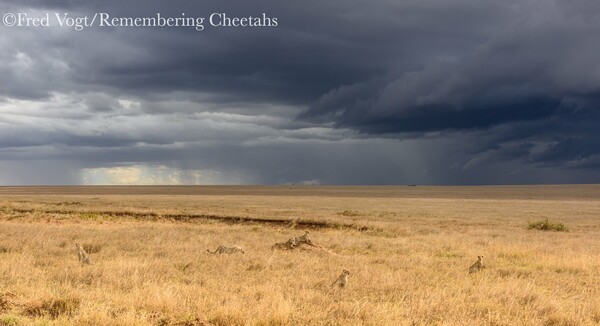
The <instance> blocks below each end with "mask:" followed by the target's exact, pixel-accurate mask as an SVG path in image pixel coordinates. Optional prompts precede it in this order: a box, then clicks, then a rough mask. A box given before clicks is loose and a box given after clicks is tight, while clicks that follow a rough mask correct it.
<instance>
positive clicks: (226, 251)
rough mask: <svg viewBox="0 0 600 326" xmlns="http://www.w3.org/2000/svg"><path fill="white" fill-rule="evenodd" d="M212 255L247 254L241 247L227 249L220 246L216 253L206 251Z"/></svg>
mask: <svg viewBox="0 0 600 326" xmlns="http://www.w3.org/2000/svg"><path fill="white" fill-rule="evenodd" d="M206 251H208V252H209V253H211V254H235V253H238V252H241V253H243V254H244V253H246V252H245V251H244V249H242V248H241V247H238V246H233V247H226V246H219V247H218V248H217V249H216V250H215V251H210V250H206Z"/></svg>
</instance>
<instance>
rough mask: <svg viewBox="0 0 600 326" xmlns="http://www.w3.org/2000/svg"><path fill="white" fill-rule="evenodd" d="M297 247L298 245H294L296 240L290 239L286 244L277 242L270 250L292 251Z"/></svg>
mask: <svg viewBox="0 0 600 326" xmlns="http://www.w3.org/2000/svg"><path fill="white" fill-rule="evenodd" d="M297 245H298V243H296V238H291V239H289V240H288V241H286V242H277V243H276V244H274V245H273V246H271V249H272V250H275V249H279V250H292V249H295V248H296V246H297Z"/></svg>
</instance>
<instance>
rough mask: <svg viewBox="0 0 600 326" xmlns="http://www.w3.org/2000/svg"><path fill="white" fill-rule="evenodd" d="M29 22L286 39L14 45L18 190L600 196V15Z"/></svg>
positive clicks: (127, 12)
mask: <svg viewBox="0 0 600 326" xmlns="http://www.w3.org/2000/svg"><path fill="white" fill-rule="evenodd" d="M18 11H20V12H27V13H30V14H39V13H42V12H45V11H61V12H62V11H64V12H69V13H72V14H74V15H75V14H89V13H94V12H108V13H110V14H111V15H113V16H148V15H154V14H156V13H157V12H160V13H161V14H164V15H173V16H179V15H181V13H182V12H185V13H186V14H188V15H190V16H206V15H208V14H210V13H212V12H226V13H227V14H228V15H231V16H236V15H238V16H248V15H257V14H260V13H262V12H265V13H267V14H268V15H270V16H276V17H278V18H279V22H280V25H279V26H278V27H277V28H271V29H258V28H230V29H214V28H208V29H207V30H205V31H203V32H197V31H194V30H193V29H189V28H187V29H185V28H180V29H176V28H171V29H168V28H113V29H106V28H104V29H101V28H92V29H87V30H84V31H81V32H75V31H73V30H69V29H63V28H51V29H40V28H7V27H4V26H2V27H0V46H1V48H2V49H3V51H0V163H2V164H1V165H0V166H2V167H3V168H2V169H3V170H4V171H6V172H5V173H3V174H4V176H3V177H0V183H5V184H8V183H10V184H20V183H26V184H32V183H79V182H82V181H81V177H80V173H79V172H77V171H84V170H86V171H88V170H89V169H103V168H111V167H121V166H139V165H149V166H158V167H162V166H167V167H169V168H173V169H180V170H183V171H213V172H214V171H218V173H217V172H215V173H216V174H215V173H213V174H211V175H212V177H211V179H210V182H217V183H218V182H219V179H218V178H217V177H215V175H227V174H231V175H236V176H239V179H238V180H239V182H244V183H245V182H252V183H286V182H303V181H306V182H314V181H315V180H317V181H318V182H322V183H366V184H372V183H386V184H387V183H443V184H461V183H466V184H473V183H532V182H535V183H537V182H600V173H598V167H599V165H600V146H599V145H597V144H596V143H597V142H595V139H597V137H598V136H600V131H599V130H600V128H598V126H599V125H600V114H599V111H598V105H599V104H600V96H599V95H600V60H598V58H597V53H600V41H598V40H597V35H600V20H599V19H598V18H597V17H600V15H599V14H600V4H598V3H597V1H592V0H576V1H569V2H564V1H544V2H540V1H533V0H532V1H516V0H515V1H478V2H476V3H473V2H472V1H466V0H452V1H422V0H421V1H416V0H415V1H402V2H398V1H386V0H377V1H372V2H369V3H365V2H363V1H347V0H346V1H341V0H335V1H327V2H323V1H305V2H302V3H295V2H294V3H292V2H273V1H266V0H265V1H253V2H252V3H249V2H247V1H227V2H208V3H201V2H189V1H170V2H168V3H167V2H165V1H158V0H151V1H141V0H140V1H128V2H122V1H119V2H117V1H86V2H72V1H7V0H3V1H0V12H2V13H4V12H18ZM24 162H26V164H24ZM49 162H50V163H49ZM57 162H58V163H57ZM60 162H64V164H62V163H60ZM24 166H27V167H31V168H28V169H25V168H23V167H24ZM34 167H37V168H34ZM31 170H34V171H35V172H31ZM24 171H29V172H24ZM52 171H55V172H52ZM161 171H163V170H161ZM161 173H164V172H161ZM49 174H51V175H52V176H47V175H49ZM178 175H179V174H178ZM181 175H183V176H187V175H189V174H185V173H184V174H181ZM181 178H182V180H180V181H181V182H183V183H186V180H185V178H187V177H181ZM161 180H163V179H161ZM194 180H195V179H194ZM222 180H227V181H223V182H227V183H235V180H232V178H225V179H222ZM190 182H192V181H190ZM193 182H202V180H201V179H200V181H197V180H196V181H193Z"/></svg>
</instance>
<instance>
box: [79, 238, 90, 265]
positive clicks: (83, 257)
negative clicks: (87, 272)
mask: <svg viewBox="0 0 600 326" xmlns="http://www.w3.org/2000/svg"><path fill="white" fill-rule="evenodd" d="M75 247H77V257H79V262H80V263H82V264H91V263H92V258H90V255H89V254H88V253H87V252H85V249H83V246H82V245H81V244H80V243H75Z"/></svg>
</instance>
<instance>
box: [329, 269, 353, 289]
mask: <svg viewBox="0 0 600 326" xmlns="http://www.w3.org/2000/svg"><path fill="white" fill-rule="evenodd" d="M348 275H350V272H349V271H347V270H345V269H344V270H343V271H342V274H340V276H339V277H338V278H337V279H336V280H335V281H333V283H331V287H334V286H336V285H337V286H338V287H340V288H341V289H343V288H345V287H346V286H347V285H348Z"/></svg>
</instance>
